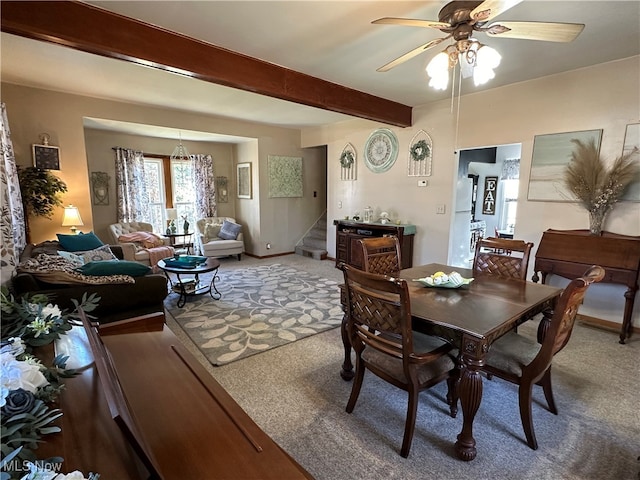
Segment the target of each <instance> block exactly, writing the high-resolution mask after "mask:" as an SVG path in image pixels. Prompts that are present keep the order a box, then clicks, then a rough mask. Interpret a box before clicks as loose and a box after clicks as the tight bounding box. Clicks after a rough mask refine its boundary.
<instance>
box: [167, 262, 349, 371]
mask: <svg viewBox="0 0 640 480" xmlns="http://www.w3.org/2000/svg"><path fill="white" fill-rule="evenodd" d="M210 278H211V277H204V276H203V277H202V279H204V280H206V281H209V280H210ZM215 285H216V287H217V289H218V290H219V291H220V293H221V294H222V297H221V299H220V300H214V299H213V298H211V296H209V295H208V294H205V295H200V296H192V297H189V298H188V299H187V303H186V305H185V306H184V307H182V308H178V307H177V305H176V303H177V300H178V295H177V294H175V293H171V294H169V297H167V299H166V300H165V306H166V308H167V310H168V312H169V313H170V314H171V316H172V317H173V318H174V319H175V320H176V322H177V323H178V324H179V325H180V326H181V327H182V329H183V330H184V331H185V332H186V334H187V335H188V336H189V338H191V340H193V342H194V343H195V344H196V345H197V346H198V348H199V349H200V351H201V352H202V353H203V354H204V355H205V356H206V357H207V359H208V360H209V361H210V362H211V363H212V364H213V365H224V364H226V363H229V362H232V361H235V360H239V359H241V358H245V357H248V356H251V355H255V354H256V353H260V352H264V351H266V350H269V349H271V348H275V347H279V346H281V345H285V344H287V343H290V342H295V341H296V340H300V339H301V338H305V337H308V336H310V335H315V334H316V333H320V332H323V331H325V330H328V329H331V328H335V327H337V326H339V325H340V322H341V321H342V308H341V307H340V289H339V288H338V283H337V282H335V281H333V280H327V279H325V278H321V277H319V276H318V275H314V274H312V273H309V272H305V271H302V270H298V269H295V268H292V267H288V266H283V265H279V264H275V265H263V266H258V267H249V268H235V269H233V270H228V271H225V270H224V268H221V269H220V271H219V272H218V278H217V279H216V282H215Z"/></svg>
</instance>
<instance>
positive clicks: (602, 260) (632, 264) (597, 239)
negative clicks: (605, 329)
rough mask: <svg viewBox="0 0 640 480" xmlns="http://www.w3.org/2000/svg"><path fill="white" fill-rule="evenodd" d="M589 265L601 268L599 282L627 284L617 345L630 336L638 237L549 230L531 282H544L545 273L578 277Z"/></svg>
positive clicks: (639, 260)
mask: <svg viewBox="0 0 640 480" xmlns="http://www.w3.org/2000/svg"><path fill="white" fill-rule="evenodd" d="M591 265H600V266H601V267H604V269H605V271H606V273H605V277H604V278H603V279H602V281H601V283H616V284H620V285H626V286H627V291H626V292H625V294H624V298H625V304H624V315H623V319H622V328H621V329H620V343H624V341H625V339H626V338H627V337H628V336H630V335H631V331H632V322H631V315H632V313H633V303H634V300H635V297H636V293H637V291H638V278H639V276H640V237H634V236H629V235H619V234H616V233H611V232H602V235H600V236H598V235H590V234H589V231H588V230H552V229H549V230H547V231H545V232H544V233H543V234H542V240H540V246H539V247H538V251H537V252H536V261H535V266H534V274H533V278H532V280H533V281H534V282H537V281H538V280H539V278H540V277H539V275H538V274H539V273H540V274H542V283H545V280H546V278H547V275H548V274H550V273H551V274H554V275H559V276H561V277H564V278H570V279H573V278H577V277H579V276H581V275H582V274H583V273H584V272H585V270H586V269H587V268H589V267H590V266H591Z"/></svg>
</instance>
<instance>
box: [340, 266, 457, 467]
mask: <svg viewBox="0 0 640 480" xmlns="http://www.w3.org/2000/svg"><path fill="white" fill-rule="evenodd" d="M342 270H343V272H344V279H345V288H346V301H347V305H346V316H347V332H348V335H349V340H350V342H351V345H352V346H353V349H354V351H355V354H356V372H355V379H354V381H353V387H352V389H351V395H350V397H349V401H348V403H347V407H346V411H347V412H348V413H351V412H353V408H354V407H355V404H356V401H357V400H358V396H359V394H360V389H361V387H362V381H363V378H364V373H365V370H370V371H371V372H373V373H374V374H375V375H377V376H378V377H380V378H382V379H383V380H385V381H387V382H389V383H391V384H392V385H395V386H396V387H398V388H400V389H402V390H405V391H406V392H407V393H408V405H407V417H406V421H405V428H404V438H403V440H402V448H401V450H400V455H402V456H403V457H405V458H406V457H407V456H408V455H409V449H410V448H411V442H412V439H413V432H414V429H415V423H416V413H417V407H418V394H419V393H420V391H422V390H424V389H426V388H429V387H431V386H433V385H435V384H437V383H439V382H441V381H442V380H445V379H447V381H448V387H449V389H448V392H447V403H448V404H449V406H450V414H451V416H452V417H455V414H456V407H457V405H456V403H457V401H455V400H454V397H453V395H455V393H456V392H455V385H456V382H457V379H458V369H457V368H456V366H455V358H454V357H453V356H452V355H451V354H450V353H449V352H450V351H451V350H452V346H451V345H449V344H447V343H445V342H444V341H442V340H440V339H438V338H436V337H432V336H429V335H423V334H421V333H417V332H414V331H412V330H411V306H410V300H409V290H408V288H407V282H406V281H405V280H402V279H396V278H392V277H389V276H385V275H376V274H372V273H367V272H363V271H362V270H358V269H356V268H353V267H351V266H349V265H345V264H343V265H342Z"/></svg>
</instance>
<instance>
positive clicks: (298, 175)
mask: <svg viewBox="0 0 640 480" xmlns="http://www.w3.org/2000/svg"><path fill="white" fill-rule="evenodd" d="M268 161H269V198H291V197H302V186H303V185H302V157H279V156H276V155H269V157H268Z"/></svg>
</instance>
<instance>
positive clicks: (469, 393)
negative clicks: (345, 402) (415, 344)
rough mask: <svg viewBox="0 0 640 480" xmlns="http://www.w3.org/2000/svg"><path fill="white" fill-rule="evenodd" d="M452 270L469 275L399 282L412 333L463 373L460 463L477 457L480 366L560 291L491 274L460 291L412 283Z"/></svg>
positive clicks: (428, 268)
mask: <svg viewBox="0 0 640 480" xmlns="http://www.w3.org/2000/svg"><path fill="white" fill-rule="evenodd" d="M453 270H455V271H457V272H458V273H460V274H461V275H462V276H463V277H471V276H473V274H472V272H471V270H468V269H464V268H458V267H451V266H447V265H442V264H438V263H432V264H429V265H424V266H420V267H415V268H409V269H406V270H402V271H401V272H400V278H404V279H405V280H408V281H409V282H408V283H409V295H410V297H411V314H412V316H413V320H414V323H413V328H414V329H415V330H418V331H422V332H424V333H428V334H431V335H436V336H438V337H440V338H442V339H443V340H445V341H447V342H449V343H451V344H452V345H455V346H456V347H457V348H458V349H459V351H460V354H461V361H462V368H463V370H462V376H461V380H460V387H459V388H460V403H461V405H462V413H463V417H464V421H463V427H462V432H461V433H460V434H459V435H458V440H457V442H456V453H457V454H458V456H459V457H460V458H461V459H463V460H473V459H474V458H475V457H476V453H477V452H476V441H475V439H474V438H473V420H474V418H475V415H476V412H477V411H478V407H479V406H480V402H481V400H482V376H481V374H480V372H479V370H478V369H479V367H481V366H482V365H483V364H484V357H485V355H486V353H487V352H488V351H489V348H490V347H491V344H492V343H493V342H494V341H495V340H497V339H498V338H500V337H501V336H502V335H504V334H505V333H507V332H508V331H509V330H511V329H513V328H514V327H515V326H517V325H520V324H522V323H524V322H526V321H527V320H529V319H531V318H532V317H534V316H535V315H537V314H539V313H541V312H543V311H544V310H548V309H551V308H552V307H553V305H554V304H555V301H556V299H557V298H558V297H559V296H560V294H561V293H562V289H561V288H555V287H550V286H548V285H540V284H536V283H531V282H520V281H517V280H511V279H504V278H500V277H495V276H490V275H481V276H476V277H475V280H474V281H473V282H472V283H471V284H469V285H468V286H463V287H461V288H458V289H448V288H428V287H424V286H422V285H421V284H420V283H418V282H412V281H410V280H412V279H415V278H422V277H426V276H428V275H432V274H434V273H435V272H437V271H444V272H447V273H448V272H451V271H453ZM343 302H344V300H343ZM345 320H346V319H345ZM544 324H545V323H544V322H541V325H544ZM342 327H343V328H342V330H343V336H342V339H343V343H344V347H345V360H344V364H343V366H342V371H341V375H342V378H344V379H350V378H352V377H353V365H352V362H351V346H350V345H349V339H348V337H347V335H346V328H345V321H343V326H342Z"/></svg>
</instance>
